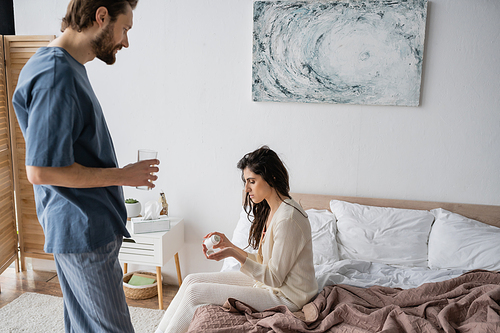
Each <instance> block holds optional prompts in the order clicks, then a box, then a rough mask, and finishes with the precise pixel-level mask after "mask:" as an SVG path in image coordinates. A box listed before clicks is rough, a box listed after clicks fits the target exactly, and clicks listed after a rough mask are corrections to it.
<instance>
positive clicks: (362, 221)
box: [330, 200, 434, 267]
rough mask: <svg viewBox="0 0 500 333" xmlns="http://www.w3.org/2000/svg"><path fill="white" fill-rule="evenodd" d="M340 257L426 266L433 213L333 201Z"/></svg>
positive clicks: (390, 263) (332, 207)
mask: <svg viewBox="0 0 500 333" xmlns="http://www.w3.org/2000/svg"><path fill="white" fill-rule="evenodd" d="M330 209H331V211H332V213H333V214H334V215H335V217H336V218H337V243H338V246H339V253H340V259H355V260H364V261H371V262H378V263H383V264H388V265H401V266H418V267H427V240H428V237H429V232H430V229H431V224H432V222H433V220H434V216H433V215H432V214H431V213H430V212H429V211H426V210H412V209H400V208H390V207H373V206H364V205H359V204H352V203H348V202H345V201H338V200H332V201H331V202H330Z"/></svg>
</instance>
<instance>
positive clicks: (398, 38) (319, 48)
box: [252, 0, 427, 106]
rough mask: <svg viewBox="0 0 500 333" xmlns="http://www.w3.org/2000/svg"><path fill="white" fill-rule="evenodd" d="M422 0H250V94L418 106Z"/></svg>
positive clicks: (280, 98)
mask: <svg viewBox="0 0 500 333" xmlns="http://www.w3.org/2000/svg"><path fill="white" fill-rule="evenodd" d="M426 17H427V0H406V1H404V0H401V1H383V0H382V1H354V0H339V1H315V2H310V1H256V2H254V16H253V21H254V32H253V68H252V76H253V77H252V79H253V83H252V97H253V100H254V101H261V102H262V101H274V102H306V103H308V102H317V103H342V104H369V105H404V106H418V105H419V101H420V85H421V74H422V61H423V54H424V37H425V22H426Z"/></svg>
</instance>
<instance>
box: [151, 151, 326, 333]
mask: <svg viewBox="0 0 500 333" xmlns="http://www.w3.org/2000/svg"><path fill="white" fill-rule="evenodd" d="M238 168H239V169H241V171H242V178H243V182H244V183H245V192H246V197H245V209H246V210H247V213H248V215H249V216H250V214H252V215H253V217H254V221H253V224H252V227H251V229H250V235H249V239H248V240H249V245H250V246H252V247H254V248H255V249H258V252H257V253H254V254H251V253H247V252H245V251H244V250H242V249H240V248H238V247H237V246H235V245H234V244H232V243H231V242H230V241H229V239H228V238H227V237H226V236H225V235H224V234H222V233H218V232H213V233H209V234H208V235H206V236H205V239H206V238H208V237H211V236H212V235H219V236H220V237H221V241H220V242H219V243H218V244H216V245H215V246H214V249H219V251H217V252H215V253H212V254H210V255H208V254H207V247H206V246H205V245H203V253H204V254H205V256H206V257H207V258H208V259H210V260H217V261H219V260H221V259H224V258H227V257H234V258H235V259H236V260H238V261H239V262H240V263H241V269H240V272H219V273H199V274H190V275H188V277H187V278H186V279H185V280H184V282H183V283H182V286H181V288H180V289H179V291H178V293H177V295H176V296H175V297H174V299H173V301H172V303H171V304H170V305H169V307H168V309H167V311H166V312H165V315H164V317H163V319H162V321H161V323H160V325H159V328H158V330H157V331H156V333H166V332H185V331H187V329H188V326H189V324H190V322H191V320H192V318H193V314H194V312H195V310H196V309H197V308H198V307H200V306H202V305H207V304H218V305H222V304H224V302H225V301H226V300H227V299H228V298H229V297H232V298H235V299H237V300H240V301H242V302H244V303H246V304H248V305H250V306H251V307H253V308H255V309H256V310H258V311H263V310H265V309H269V308H272V307H275V306H278V305H285V306H287V307H288V309H289V310H290V311H292V312H294V311H298V310H300V309H301V308H302V306H304V305H305V304H306V303H307V302H308V301H309V300H310V299H311V298H312V297H313V296H315V295H316V294H317V291H318V284H317V282H316V279H315V277H314V266H313V253H312V241H311V226H310V224H309V220H308V219H307V214H306V213H305V212H304V210H303V209H302V208H301V207H300V205H299V204H298V203H296V202H295V201H294V200H293V199H292V198H291V197H290V194H289V190H290V187H289V184H288V172H287V170H286V168H285V166H284V165H283V163H282V162H281V160H280V159H279V157H278V155H277V154H276V153H275V152H274V151H272V150H271V149H269V148H268V147H266V146H264V147H262V148H259V149H257V150H256V151H254V152H251V153H248V154H246V155H245V156H244V157H243V158H242V159H241V160H240V161H239V162H238Z"/></svg>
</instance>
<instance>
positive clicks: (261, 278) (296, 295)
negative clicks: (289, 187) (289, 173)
mask: <svg viewBox="0 0 500 333" xmlns="http://www.w3.org/2000/svg"><path fill="white" fill-rule="evenodd" d="M294 207H295V208H294ZM240 271H241V272H243V273H245V274H246V275H248V276H250V277H252V278H253V279H254V280H256V281H257V282H256V284H255V287H258V288H267V289H270V290H272V291H273V292H274V293H276V294H279V293H281V294H283V295H284V296H285V297H286V298H288V299H289V300H290V301H292V302H293V303H294V304H296V305H297V306H298V307H299V308H302V307H303V306H304V305H305V304H306V303H307V302H309V300H310V299H311V298H312V297H314V296H315V295H316V294H317V293H318V283H317V282H316V278H315V276H314V265H313V250H312V239H311V225H310V224H309V220H308V219H307V214H306V212H304V210H303V209H302V207H300V205H299V204H298V203H297V202H295V201H294V200H292V199H286V200H285V201H284V202H282V203H281V205H280V207H279V208H278V210H277V211H276V213H274V216H273V218H272V220H271V223H270V224H269V228H268V230H267V231H266V234H265V236H264V238H263V240H262V241H261V244H260V246H259V251H258V252H257V253H248V257H247V259H246V261H245V263H244V264H243V265H242V266H241V268H240Z"/></svg>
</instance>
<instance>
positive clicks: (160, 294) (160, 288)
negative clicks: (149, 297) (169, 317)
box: [156, 266, 163, 310]
mask: <svg viewBox="0 0 500 333" xmlns="http://www.w3.org/2000/svg"><path fill="white" fill-rule="evenodd" d="M156 283H158V308H159V309H160V310H163V285H162V283H161V266H157V267H156Z"/></svg>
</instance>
